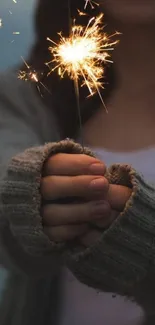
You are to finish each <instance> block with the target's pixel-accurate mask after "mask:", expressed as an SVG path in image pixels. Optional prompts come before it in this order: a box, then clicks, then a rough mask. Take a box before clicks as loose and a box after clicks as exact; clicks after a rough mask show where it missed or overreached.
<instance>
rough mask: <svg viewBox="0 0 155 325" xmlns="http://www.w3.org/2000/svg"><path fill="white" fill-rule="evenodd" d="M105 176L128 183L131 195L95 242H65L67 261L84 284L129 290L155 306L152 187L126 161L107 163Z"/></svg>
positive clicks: (154, 194)
mask: <svg viewBox="0 0 155 325" xmlns="http://www.w3.org/2000/svg"><path fill="white" fill-rule="evenodd" d="M107 178H108V179H109V182H110V183H111V184H120V185H124V186H128V187H130V188H132V195H131V197H130V199H129V200H128V202H127V203H126V206H125V209H124V211H123V212H122V213H121V214H120V215H119V216H118V218H117V219H116V220H115V221H114V222H113V223H112V225H111V226H110V227H109V228H108V229H107V230H106V231H103V232H102V233H101V236H100V238H99V240H98V241H96V243H95V244H94V245H92V246H91V247H89V248H83V247H82V246H80V245H78V243H77V244H76V245H75V246H74V247H69V248H68V253H67V256H66V260H67V263H68V266H69V268H70V269H71V270H72V272H73V273H74V275H75V276H76V277H77V278H78V279H79V280H80V281H81V282H83V283H85V284H87V285H88V286H91V287H94V288H96V289H99V290H103V291H107V292H115V293H116V294H121V295H125V296H128V297H130V298H133V299H135V300H136V301H137V302H138V303H139V304H141V305H142V306H143V308H144V309H145V310H147V311H150V309H151V308H152V310H154V305H153V304H154V299H155V187H154V186H151V185H149V184H148V183H147V182H146V181H144V179H143V177H142V176H141V175H139V174H138V173H137V172H136V171H135V170H134V169H132V168H131V166H128V165H117V164H114V165H112V166H111V167H110V168H109V170H108V172H107ZM152 305H153V307H152ZM152 310H151V312H152Z"/></svg>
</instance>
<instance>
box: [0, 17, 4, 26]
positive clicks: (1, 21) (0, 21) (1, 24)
mask: <svg viewBox="0 0 155 325" xmlns="http://www.w3.org/2000/svg"><path fill="white" fill-rule="evenodd" d="M2 27H3V20H2V18H0V28H2Z"/></svg>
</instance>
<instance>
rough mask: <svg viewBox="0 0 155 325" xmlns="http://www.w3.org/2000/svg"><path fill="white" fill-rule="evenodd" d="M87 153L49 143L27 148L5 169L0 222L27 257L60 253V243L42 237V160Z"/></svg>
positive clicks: (70, 144)
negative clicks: (57, 154) (55, 155)
mask: <svg viewBox="0 0 155 325" xmlns="http://www.w3.org/2000/svg"><path fill="white" fill-rule="evenodd" d="M60 152H61V153H63V152H64V153H73V154H74V153H83V152H84V153H86V154H90V155H91V152H90V151H89V150H87V149H83V148H82V147H81V146H80V145H78V144H75V143H74V142H73V141H71V140H68V139H67V140H64V141H61V142H58V143H48V144H45V145H44V146H40V147H35V148H30V149H27V150H25V151H24V152H23V153H21V154H19V155H17V156H15V157H14V158H13V159H12V160H11V162H10V164H9V166H8V169H7V175H6V178H5V180H4V182H3V184H1V188H2V193H1V199H2V202H1V213H2V219H3V220H4V219H5V221H6V218H7V221H8V226H9V227H10V230H11V232H12V234H13V236H14V237H15V239H16V240H17V242H18V243H19V244H20V246H22V248H23V249H24V250H25V251H26V252H27V253H28V254H30V255H35V256H45V255H49V254H50V253H51V252H52V251H53V249H54V251H56V250H59V251H60V250H62V248H64V245H63V244H56V243H54V242H52V241H50V239H49V238H48V237H47V236H46V235H45V233H44V231H43V226H42V218H41V214H40V208H41V195H40V181H41V177H42V168H43V165H44V163H45V161H46V160H47V159H48V158H49V157H50V156H51V155H54V154H56V153H60Z"/></svg>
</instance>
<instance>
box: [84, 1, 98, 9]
mask: <svg viewBox="0 0 155 325" xmlns="http://www.w3.org/2000/svg"><path fill="white" fill-rule="evenodd" d="M88 3H89V4H90V6H91V8H92V9H94V5H96V6H99V4H98V3H97V2H95V1H93V0H85V6H84V9H86V8H87V6H88Z"/></svg>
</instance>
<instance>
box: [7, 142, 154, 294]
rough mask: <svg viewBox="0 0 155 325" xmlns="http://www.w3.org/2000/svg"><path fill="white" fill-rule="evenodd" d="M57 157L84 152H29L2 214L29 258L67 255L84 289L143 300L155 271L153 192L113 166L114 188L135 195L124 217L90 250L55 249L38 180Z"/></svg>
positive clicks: (70, 146)
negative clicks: (141, 295) (127, 189)
mask: <svg viewBox="0 0 155 325" xmlns="http://www.w3.org/2000/svg"><path fill="white" fill-rule="evenodd" d="M58 152H65V153H73V154H74V153H85V154H88V155H93V154H92V153H91V151H89V150H88V149H83V148H82V147H81V146H80V145H78V144H75V143H74V142H73V141H71V140H65V141H61V142H59V143H49V144H46V145H45V146H43V147H38V148H32V149H28V150H26V151H25V152H23V153H22V154H19V155H17V156H16V157H14V158H13V159H12V161H11V163H10V165H9V167H8V173H7V177H6V180H5V181H4V184H3V187H2V207H1V208H2V215H3V217H4V218H7V220H8V221H9V225H10V229H11V231H12V233H13V235H14V237H15V238H16V239H17V241H18V243H20V245H21V246H22V247H23V249H24V250H25V251H26V252H28V253H29V254H31V255H35V256H36V255H37V256H43V255H46V254H47V255H48V254H49V255H50V254H52V252H53V251H60V252H63V254H64V257H65V259H66V262H67V265H68V266H69V268H70V269H71V270H72V272H73V273H74V274H75V275H76V277H77V278H78V279H79V280H80V281H82V282H84V283H85V284H87V285H89V286H92V287H94V288H98V289H100V290H104V291H112V292H116V293H119V294H123V295H128V296H134V297H135V298H136V299H137V300H138V299H139V292H140V291H139V290H140V288H141V290H143V283H145V286H146V283H147V281H146V280H147V278H148V275H149V273H151V272H153V270H154V266H155V258H154V257H155V240H154V238H155V189H154V188H153V187H151V186H150V185H148V184H146V182H144V180H143V178H142V177H141V176H140V175H138V174H137V173H136V172H135V171H134V170H132V169H131V168H130V166H127V165H125V166H120V165H113V166H112V167H111V168H110V169H109V170H108V172H107V178H108V179H109V182H110V183H113V184H120V185H125V186H129V187H131V188H132V189H133V192H132V195H131V197H130V199H129V201H128V202H127V204H126V207H125V209H124V211H123V213H121V214H120V216H119V217H118V218H117V220H116V221H114V222H113V224H112V225H111V226H110V227H109V229H108V230H106V231H104V232H103V234H102V235H101V238H100V239H99V240H98V241H97V242H96V243H95V245H93V246H92V247H89V248H87V249H85V248H83V247H81V246H79V245H78V243H77V244H76V243H74V246H73V245H72V247H71V246H66V245H65V244H64V245H62V244H60V245H59V244H55V243H53V242H51V241H50V240H49V239H48V237H47V236H46V235H45V234H44V232H43V227H42V217H41V215H40V207H41V196H40V180H41V175H42V168H43V165H44V163H45V161H46V159H47V158H48V157H49V156H50V155H53V154H56V153H58Z"/></svg>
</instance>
